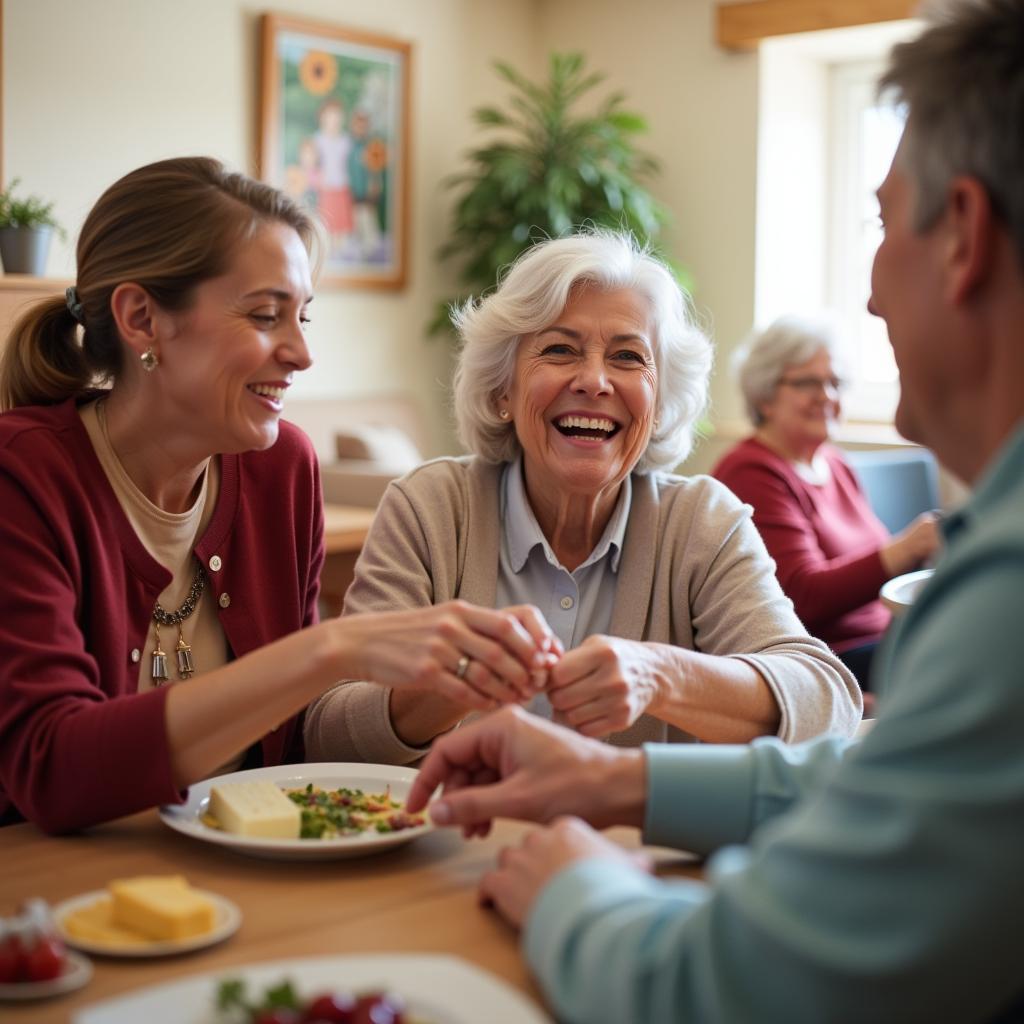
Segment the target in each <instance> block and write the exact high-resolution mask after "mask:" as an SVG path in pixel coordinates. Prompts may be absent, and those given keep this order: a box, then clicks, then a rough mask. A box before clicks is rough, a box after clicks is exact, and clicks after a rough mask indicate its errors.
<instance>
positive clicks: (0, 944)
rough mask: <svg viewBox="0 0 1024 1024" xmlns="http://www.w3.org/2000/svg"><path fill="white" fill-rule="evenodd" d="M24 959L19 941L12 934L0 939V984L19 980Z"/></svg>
mask: <svg viewBox="0 0 1024 1024" xmlns="http://www.w3.org/2000/svg"><path fill="white" fill-rule="evenodd" d="M24 960H25V954H24V953H23V952H22V950H21V943H20V942H19V941H18V940H17V939H16V938H15V937H14V936H13V935H8V936H7V938H5V939H3V940H2V941H0V985H9V984H11V983H12V982H15V981H20V980H21V974H22V970H23V968H24Z"/></svg>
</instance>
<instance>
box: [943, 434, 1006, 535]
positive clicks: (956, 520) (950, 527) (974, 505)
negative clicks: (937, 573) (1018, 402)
mask: <svg viewBox="0 0 1024 1024" xmlns="http://www.w3.org/2000/svg"><path fill="white" fill-rule="evenodd" d="M1022 481H1024V423H1021V424H1020V425H1019V426H1018V427H1017V429H1016V430H1015V431H1014V432H1013V433H1012V434H1011V435H1010V438H1009V440H1008V441H1006V443H1005V444H1004V445H1003V447H1002V448H1001V449H1000V450H999V451H998V452H997V453H996V456H995V458H994V459H993V460H992V462H991V463H990V464H989V466H988V467H987V468H986V470H985V472H984V473H983V474H982V476H981V479H980V480H979V481H978V485H977V487H976V488H975V489H974V493H973V494H972V495H971V497H970V499H969V500H968V501H967V502H966V503H965V504H964V505H963V506H962V507H961V508H959V509H957V510H956V511H955V512H951V513H950V514H949V515H948V516H947V517H946V518H944V519H943V520H942V524H941V525H942V532H943V535H944V536H945V537H946V539H947V540H949V539H950V538H952V537H954V536H956V534H957V533H959V532H960V531H961V530H964V529H970V527H971V525H972V523H973V522H974V521H975V520H976V519H984V518H985V513H986V512H988V510H989V509H991V508H992V507H993V506H995V505H999V504H1001V503H1002V502H1003V501H1004V500H1005V498H1006V497H1007V495H1008V494H1009V493H1010V492H1012V491H1014V490H1017V489H1019V488H1020V487H1021V482H1022Z"/></svg>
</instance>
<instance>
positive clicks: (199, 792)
mask: <svg viewBox="0 0 1024 1024" xmlns="http://www.w3.org/2000/svg"><path fill="white" fill-rule="evenodd" d="M417 774H418V772H417V771H416V769H415V768H396V767H395V766H394V765H390V764H358V763H349V762H344V761H338V762H325V763H323V764H284V765H277V766H276V767H272V768H253V769H252V770H251V771H247V772H233V773H232V774H231V775H221V776H219V777H217V778H215V779H204V780H203V781H202V782H197V783H196V784H195V785H194V786H191V787H190V788H189V794H188V801H187V802H186V803H184V804H177V805H171V804H167V805H165V806H163V807H161V808H160V817H161V818H162V819H163V821H164V824H166V825H169V826H170V827H171V828H173V829H175V830H176V831H178V832H181V833H183V834H184V835H186V836H192V837H193V838H194V839H202V840H204V841H205V842H207V843H219V844H220V845H221V846H227V847H230V848H231V849H232V850H235V851H237V852H238V853H246V854H249V855H250V856H252V857H269V858H271V859H274V860H333V859H336V858H339V857H361V856H363V855H364V854H367V853H379V852H380V851H381V850H387V849H390V848H391V847H392V846H401V845H402V843H407V842H409V841H410V840H412V839H416V838H417V837H419V836H422V835H425V834H426V833H427V832H430V831H432V826H431V825H430V822H429V821H426V822H425V823H424V824H423V825H420V826H417V827H416V828H405V829H402V830H401V831H400V832H362V833H360V834H359V835H355V836H340V837H338V838H335V839H261V838H256V837H254V836H239V835H233V834H232V833H230V832H222V831H221V830H220V829H216V828H210V826H209V825H204V824H203V821H202V815H203V814H204V813H205V812H206V808H207V806H208V805H209V802H210V790H211V789H212V788H213V787H214V786H219V785H223V784H224V783H230V782H254V781H260V780H263V779H269V780H270V781H271V782H274V783H276V784H277V785H278V786H281V787H282V788H283V789H302V788H304V787H305V786H307V785H309V783H312V784H313V785H314V786H320V787H322V788H323V789H338V788H339V787H340V786H347V787H348V788H349V789H361V790H363V791H364V792H366V793H380V792H383V790H384V789H385V788H386V787H387V786H390V787H391V796H392V797H393V798H394V799H395V800H397V801H398V802H399V803H404V802H405V798H406V796H408V794H409V790H410V788H411V787H412V783H413V779H415V778H416V776H417Z"/></svg>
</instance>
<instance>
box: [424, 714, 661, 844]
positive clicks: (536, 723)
mask: <svg viewBox="0 0 1024 1024" xmlns="http://www.w3.org/2000/svg"><path fill="white" fill-rule="evenodd" d="M438 786H442V787H443V795H442V797H441V798H440V799H439V800H437V801H435V802H434V803H433V805H432V806H431V817H432V818H433V820H434V821H435V822H436V823H437V824H439V825H461V826H462V828H463V831H464V832H465V834H466V835H467V836H469V835H474V834H476V835H486V833H487V832H488V831H489V830H490V827H491V822H492V820H493V819H494V818H497V817H507V818H519V819H521V820H525V821H537V822H547V821H551V820H553V819H554V818H556V817H558V816H560V815H564V814H576V815H579V816H581V817H583V818H585V819H586V820H588V821H590V822H591V823H592V824H594V825H597V826H598V827H606V826H608V825H613V824H641V823H642V820H643V811H644V804H645V801H646V776H645V770H644V763H643V754H642V752H641V751H639V750H619V749H617V748H614V747H609V746H606V745H605V744H603V743H598V742H596V741H595V740H589V739H586V738H585V737H583V736H578V735H576V734H575V733H573V732H571V731H570V730H568V729H564V728H562V727H560V726H557V725H553V724H552V723H551V722H548V721H545V720H544V719H542V718H538V717H537V716H535V715H531V714H529V713H527V712H525V711H523V710H522V709H521V708H505V709H504V710H502V711H500V712H497V713H495V714H493V715H488V716H487V717H486V718H484V719H482V720H480V721H478V722H474V723H472V724H471V725H468V726H466V727H465V728H462V729H456V730H455V731H454V732H452V733H449V734H448V735H447V736H442V737H441V738H440V739H439V740H436V741H435V743H434V746H433V749H432V750H431V751H430V753H429V754H428V755H427V758H426V760H425V761H424V762H423V765H422V767H421V768H420V772H419V775H418V776H417V778H416V781H415V782H414V783H413V786H412V789H411V790H410V792H409V797H408V801H407V806H408V808H409V810H410V811H411V812H413V813H415V812H417V811H420V810H422V809H423V808H424V807H425V806H426V805H427V802H428V800H429V799H430V796H431V794H432V793H433V792H434V791H435V790H436V789H437V787H438Z"/></svg>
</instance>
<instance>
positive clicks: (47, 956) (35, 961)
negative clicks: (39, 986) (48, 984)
mask: <svg viewBox="0 0 1024 1024" xmlns="http://www.w3.org/2000/svg"><path fill="white" fill-rule="evenodd" d="M63 970H64V943H63V942H61V940H60V939H58V938H57V937H56V936H54V935H43V936H40V937H39V938H38V939H36V941H35V942H34V943H33V944H32V945H31V946H30V947H29V949H28V953H27V954H26V955H25V980H26V981H52V980H53V979H54V978H59V977H60V976H61V973H62V972H63Z"/></svg>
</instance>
